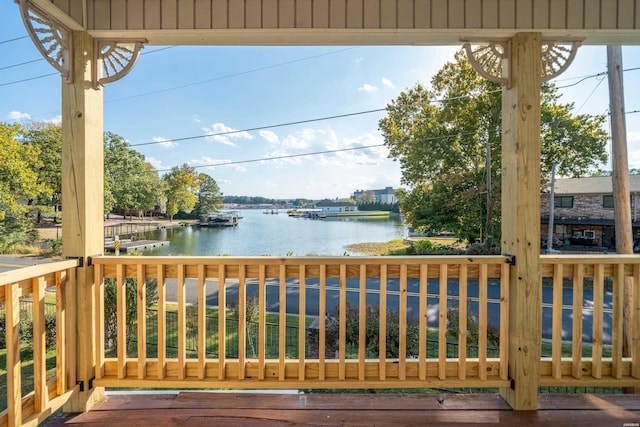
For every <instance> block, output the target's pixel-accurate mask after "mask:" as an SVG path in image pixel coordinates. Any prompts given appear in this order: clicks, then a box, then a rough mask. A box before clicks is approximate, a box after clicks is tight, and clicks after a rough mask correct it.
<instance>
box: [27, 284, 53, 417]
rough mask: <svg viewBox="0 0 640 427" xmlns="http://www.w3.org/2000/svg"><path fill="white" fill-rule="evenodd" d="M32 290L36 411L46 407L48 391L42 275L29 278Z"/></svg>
mask: <svg viewBox="0 0 640 427" xmlns="http://www.w3.org/2000/svg"><path fill="white" fill-rule="evenodd" d="M31 287H32V292H33V388H34V394H35V396H34V397H35V400H34V406H35V408H34V409H35V411H36V412H38V413H39V412H42V411H44V410H45V408H46V407H47V403H48V400H49V399H48V398H49V393H48V389H47V342H46V325H45V316H44V287H45V285H44V277H42V276H39V277H34V278H32V279H31Z"/></svg>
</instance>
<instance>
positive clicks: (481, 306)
mask: <svg viewBox="0 0 640 427" xmlns="http://www.w3.org/2000/svg"><path fill="white" fill-rule="evenodd" d="M479 267H480V280H479V283H478V285H479V289H478V294H479V301H478V377H480V379H481V380H486V379H487V329H488V328H487V323H488V320H487V311H488V305H489V298H488V295H487V293H488V292H487V285H488V283H487V264H485V263H482V264H480V266H479Z"/></svg>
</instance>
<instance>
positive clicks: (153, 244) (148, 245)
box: [104, 239, 169, 252]
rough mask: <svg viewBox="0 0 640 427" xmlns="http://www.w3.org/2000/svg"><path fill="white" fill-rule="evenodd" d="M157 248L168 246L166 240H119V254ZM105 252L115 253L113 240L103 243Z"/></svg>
mask: <svg viewBox="0 0 640 427" xmlns="http://www.w3.org/2000/svg"><path fill="white" fill-rule="evenodd" d="M159 246H169V241H168V240H134V241H131V240H130V239H122V240H120V252H130V251H139V250H143V249H153V248H157V247H159ZM104 251H105V252H115V251H116V244H115V241H114V240H108V241H105V242H104Z"/></svg>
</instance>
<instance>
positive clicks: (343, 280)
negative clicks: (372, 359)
mask: <svg viewBox="0 0 640 427" xmlns="http://www.w3.org/2000/svg"><path fill="white" fill-rule="evenodd" d="M339 324H340V338H339V341H340V342H339V344H338V353H339V362H338V363H339V364H338V379H339V380H341V381H342V380H344V379H345V378H346V366H345V363H346V360H345V359H346V355H347V266H346V265H345V264H340V323H339Z"/></svg>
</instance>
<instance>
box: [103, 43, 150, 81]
mask: <svg viewBox="0 0 640 427" xmlns="http://www.w3.org/2000/svg"><path fill="white" fill-rule="evenodd" d="M146 42H147V41H146V40H142V39H137V40H104V39H98V40H96V48H95V49H94V52H95V58H94V60H95V65H96V66H95V67H94V68H93V69H94V77H93V85H94V86H95V87H98V86H99V85H101V86H104V85H105V84H107V83H111V82H114V81H116V80H119V79H121V78H122V77H124V76H125V75H127V73H129V71H131V69H132V68H133V66H134V65H135V63H136V61H137V60H138V56H140V50H141V49H142V47H143V43H146ZM99 73H100V74H99Z"/></svg>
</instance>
